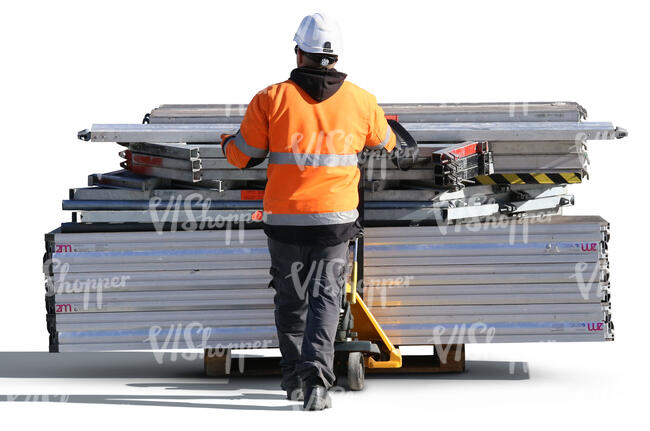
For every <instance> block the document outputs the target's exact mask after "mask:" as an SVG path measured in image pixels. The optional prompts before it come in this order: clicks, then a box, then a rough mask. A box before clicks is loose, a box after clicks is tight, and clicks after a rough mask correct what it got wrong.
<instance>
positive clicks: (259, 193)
mask: <svg viewBox="0 0 650 431" xmlns="http://www.w3.org/2000/svg"><path fill="white" fill-rule="evenodd" d="M262 199H264V190H242V191H241V200H243V201H261V200H262Z"/></svg>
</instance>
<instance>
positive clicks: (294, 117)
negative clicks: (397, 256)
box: [222, 13, 396, 410]
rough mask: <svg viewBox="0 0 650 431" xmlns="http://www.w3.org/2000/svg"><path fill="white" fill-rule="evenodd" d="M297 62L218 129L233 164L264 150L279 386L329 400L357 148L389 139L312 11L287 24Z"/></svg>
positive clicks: (356, 227) (354, 227) (312, 401)
mask: <svg viewBox="0 0 650 431" xmlns="http://www.w3.org/2000/svg"><path fill="white" fill-rule="evenodd" d="M293 40H294V41H295V42H296V44H297V45H296V47H295V53H296V60H297V66H298V67H297V68H296V69H294V70H293V71H291V74H290V77H289V79H288V80H287V81H284V82H281V83H279V84H274V85H271V86H269V87H267V88H266V89H264V90H263V91H260V92H259V93H257V94H256V95H255V97H253V100H252V101H251V102H250V104H249V105H248V109H247V110H246V114H245V116H244V119H243V121H242V123H241V129H240V130H239V131H238V132H237V134H235V135H223V136H222V146H223V150H224V153H225V154H226V157H227V159H228V161H229V162H230V163H231V164H232V165H234V166H236V167H238V168H242V169H245V168H249V167H252V166H255V165H258V164H259V163H261V162H262V161H263V160H264V159H265V158H266V156H267V155H268V163H269V164H268V169H267V178H268V181H267V184H266V189H265V192H264V219H263V223H264V230H265V233H266V235H267V236H268V247H269V251H270V253H271V270H270V272H271V275H272V277H273V278H272V282H271V285H272V287H273V288H274V289H275V291H276V293H275V300H274V302H275V323H276V327H277V332H278V339H279V345H280V351H281V353H282V361H281V368H282V384H281V386H282V388H283V389H284V390H286V391H287V398H288V399H290V400H304V408H305V409H308V410H322V409H324V408H327V407H330V406H331V400H330V397H329V395H328V394H327V390H328V389H329V388H330V387H331V386H332V385H333V383H334V381H335V376H334V372H333V369H332V368H333V362H334V339H335V334H336V329H337V325H338V320H339V313H340V307H341V299H342V298H341V295H343V294H344V292H345V282H346V273H347V271H346V270H347V267H348V256H349V249H348V246H349V245H348V244H349V241H350V240H351V239H353V238H354V237H356V236H357V235H358V234H359V233H360V231H361V225H360V223H359V221H358V220H357V219H358V217H359V214H358V212H357V205H358V202H359V200H358V188H357V187H358V184H359V177H360V172H359V168H358V164H357V155H358V154H359V153H360V152H361V151H363V149H364V148H369V149H375V150H379V149H385V150H387V151H391V150H392V149H393V148H394V147H395V143H396V137H395V135H394V133H393V132H392V130H391V128H390V127H389V126H388V123H387V122H386V119H385V118H384V112H383V110H382V109H381V108H380V107H379V106H378V105H377V100H376V98H375V97H374V96H373V95H372V94H370V93H368V92H366V91H365V90H363V89H361V88H359V87H357V86H356V85H354V84H352V83H350V82H348V81H346V80H345V78H346V76H347V75H346V74H345V73H342V72H339V71H337V70H336V69H334V66H335V65H336V62H337V61H338V55H339V53H340V49H341V34H340V30H339V27H338V24H337V23H336V22H335V21H334V20H332V19H331V18H329V17H327V16H325V15H323V14H320V13H315V14H313V15H309V16H306V17H305V18H304V19H303V20H302V22H301V23H300V26H299V27H298V31H297V32H296V34H295V36H294V39H293Z"/></svg>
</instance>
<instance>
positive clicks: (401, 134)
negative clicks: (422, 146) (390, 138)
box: [386, 119, 419, 171]
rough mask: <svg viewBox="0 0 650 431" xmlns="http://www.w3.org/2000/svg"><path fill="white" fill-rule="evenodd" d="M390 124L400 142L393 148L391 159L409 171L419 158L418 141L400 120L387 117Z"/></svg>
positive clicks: (400, 168) (399, 167) (397, 165)
mask: <svg viewBox="0 0 650 431" xmlns="http://www.w3.org/2000/svg"><path fill="white" fill-rule="evenodd" d="M386 121H388V125H389V126H390V128H391V129H393V132H394V133H395V135H396V136H397V138H398V144H399V145H397V146H395V150H393V156H392V157H391V160H392V162H393V164H394V165H395V166H396V167H397V168H398V169H399V170H402V171H408V170H409V169H411V168H412V167H413V166H414V165H415V161H416V160H417V158H418V152H419V148H418V143H417V141H416V140H415V138H413V136H412V135H411V134H410V133H409V132H408V131H407V130H406V129H405V128H404V126H402V125H401V124H400V123H399V122H397V121H395V120H391V119H386Z"/></svg>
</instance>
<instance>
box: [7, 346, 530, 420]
mask: <svg viewBox="0 0 650 431" xmlns="http://www.w3.org/2000/svg"><path fill="white" fill-rule="evenodd" d="M414 377H415V378H417V379H418V380H527V379H529V374H528V367H527V364H526V363H522V362H497V361H467V362H466V371H465V372H464V373H449V374H380V375H367V376H366V379H367V380H368V381H372V380H375V379H376V380H386V379H394V380H400V379H408V380H413V378H414ZM0 378H3V379H39V378H42V379H58V378H60V379H161V380H162V381H161V382H159V383H153V382H152V383H129V384H127V386H128V387H132V388H161V389H164V390H165V391H170V394H169V395H128V394H115V395H69V396H64V397H65V402H67V403H77V404H120V405H143V406H167V407H192V408H212V409H214V408H216V409H231V410H271V411H273V410H294V409H297V408H298V407H299V403H293V402H289V401H287V400H286V399H285V396H284V392H282V391H281V390H280V388H279V377H278V376H254V377H247V376H243V377H231V378H211V377H205V376H204V374H203V358H202V356H201V355H196V356H194V357H193V358H189V359H187V358H184V357H182V356H181V355H180V354H179V355H178V356H177V357H176V360H172V357H171V356H170V355H169V354H167V355H166V356H165V357H164V360H163V361H162V362H159V361H157V360H156V358H155V357H154V355H153V354H152V353H150V352H84V353H47V352H0ZM174 379H178V380H179V381H174ZM181 379H204V381H205V383H201V382H198V383H192V382H184V381H181ZM187 391H193V392H196V391H205V392H206V395H187V394H184V392H187ZM224 392H225V394H224ZM220 400H224V401H225V400H227V401H229V403H228V404H226V403H220V402H219V401H220ZM237 400H241V401H242V403H240V404H238V403H237V402H236V401H237ZM256 400H259V401H265V402H268V401H278V402H282V405H277V406H269V405H257V404H254V403H255V401H256ZM2 401H4V402H20V401H52V402H57V400H48V399H47V398H46V397H44V398H43V399H38V398H34V397H33V396H29V395H8V394H0V402H2ZM61 401H63V400H61ZM233 401H235V402H234V403H233ZM251 402H253V403H251Z"/></svg>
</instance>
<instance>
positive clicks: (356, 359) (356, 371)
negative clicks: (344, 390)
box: [347, 352, 366, 391]
mask: <svg viewBox="0 0 650 431" xmlns="http://www.w3.org/2000/svg"><path fill="white" fill-rule="evenodd" d="M347 368H348V369H347V378H348V382H347V383H348V387H349V388H350V390H351V391H360V390H362V389H363V386H364V383H365V380H366V370H365V368H364V363H363V353H361V352H350V354H349V355H348V367H347Z"/></svg>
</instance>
